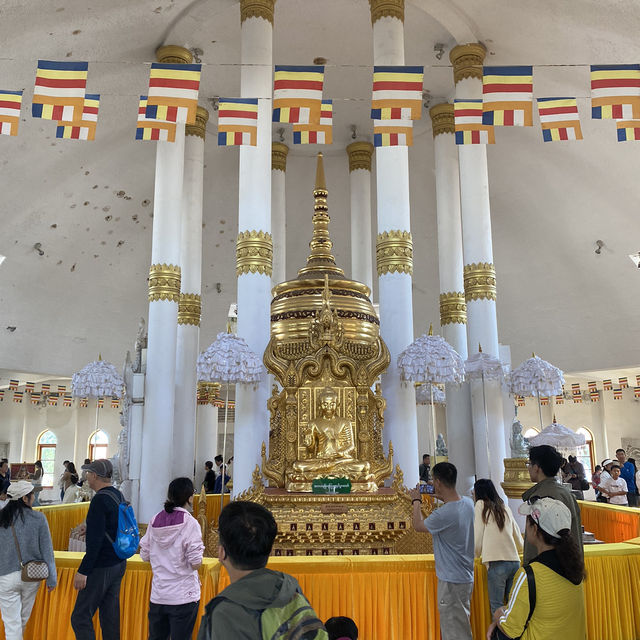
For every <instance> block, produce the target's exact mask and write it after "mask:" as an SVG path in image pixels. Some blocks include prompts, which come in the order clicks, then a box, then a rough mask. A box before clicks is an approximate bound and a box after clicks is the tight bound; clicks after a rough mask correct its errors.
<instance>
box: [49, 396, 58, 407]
mask: <svg viewBox="0 0 640 640" xmlns="http://www.w3.org/2000/svg"><path fill="white" fill-rule="evenodd" d="M47 402H48V403H49V404H50V405H51V406H52V407H57V406H58V396H56V395H53V396H49V397H48V398H47Z"/></svg>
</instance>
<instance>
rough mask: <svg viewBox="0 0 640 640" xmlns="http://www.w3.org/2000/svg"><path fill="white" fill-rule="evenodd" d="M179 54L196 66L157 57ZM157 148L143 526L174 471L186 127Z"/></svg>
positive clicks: (140, 517)
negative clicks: (170, 140) (171, 139)
mask: <svg viewBox="0 0 640 640" xmlns="http://www.w3.org/2000/svg"><path fill="white" fill-rule="evenodd" d="M166 49H170V50H171V55H170V57H169V58H167V57H165V56H164V55H163V53H164V51H165V50H166ZM177 53H181V54H182V56H183V57H182V58H180V59H178V61H179V62H187V60H188V62H191V60H192V56H191V53H190V52H189V51H188V50H186V49H182V48H181V47H162V48H161V49H159V50H158V52H157V57H158V60H159V61H160V62H169V61H171V62H174V61H176V55H177ZM156 145H157V147H156V175H155V187H154V206H153V234H152V239H151V268H150V270H149V323H148V326H149V333H148V343H147V344H148V347H147V375H146V380H145V407H144V421H143V426H142V465H141V470H140V502H139V511H138V514H137V515H138V520H140V522H143V523H148V522H149V520H150V519H151V518H152V517H153V515H154V514H155V513H156V512H157V511H159V510H160V509H161V508H162V504H163V503H164V500H165V498H166V494H167V484H168V482H167V481H166V480H167V473H168V472H170V470H171V468H172V463H171V461H172V458H173V451H172V448H173V447H172V445H173V417H174V408H175V402H174V400H175V395H174V385H175V373H176V338H177V327H178V302H179V299H180V267H179V266H178V265H179V264H180V233H181V217H182V215H181V212H182V182H183V174H184V125H180V124H178V125H177V127H176V139H175V142H157V143H156ZM170 445H171V446H170ZM161 470H164V471H161ZM159 471H160V476H159V475H158V473H159ZM162 473H164V474H165V475H164V476H162ZM160 478H164V481H161V480H160Z"/></svg>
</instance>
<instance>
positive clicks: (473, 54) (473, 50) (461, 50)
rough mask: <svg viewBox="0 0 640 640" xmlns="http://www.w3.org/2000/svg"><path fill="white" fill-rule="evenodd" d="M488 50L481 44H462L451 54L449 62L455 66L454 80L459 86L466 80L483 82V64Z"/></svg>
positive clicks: (452, 50)
mask: <svg viewBox="0 0 640 640" xmlns="http://www.w3.org/2000/svg"><path fill="white" fill-rule="evenodd" d="M486 55H487V50H486V49H485V47H484V45H482V44H480V43H479V42H471V43H469V44H460V45H458V46H457V47H454V48H453V49H451V51H450V52H449V60H451V64H452V65H453V80H454V82H455V84H458V82H460V80H463V79H464V78H477V79H478V80H482V64H483V63H484V57H485V56H486Z"/></svg>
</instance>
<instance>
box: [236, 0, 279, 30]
mask: <svg viewBox="0 0 640 640" xmlns="http://www.w3.org/2000/svg"><path fill="white" fill-rule="evenodd" d="M275 3H276V1H275V0H240V22H241V23H242V22H244V21H245V20H246V19H247V18H264V19H265V20H266V21H267V22H270V23H271V25H272V26H273V9H274V5H275Z"/></svg>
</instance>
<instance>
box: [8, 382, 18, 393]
mask: <svg viewBox="0 0 640 640" xmlns="http://www.w3.org/2000/svg"><path fill="white" fill-rule="evenodd" d="M19 384H20V381H19V380H9V389H11V391H15V390H16V389H17V388H18V385H19Z"/></svg>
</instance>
